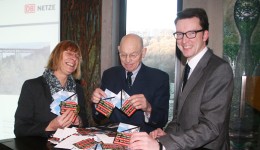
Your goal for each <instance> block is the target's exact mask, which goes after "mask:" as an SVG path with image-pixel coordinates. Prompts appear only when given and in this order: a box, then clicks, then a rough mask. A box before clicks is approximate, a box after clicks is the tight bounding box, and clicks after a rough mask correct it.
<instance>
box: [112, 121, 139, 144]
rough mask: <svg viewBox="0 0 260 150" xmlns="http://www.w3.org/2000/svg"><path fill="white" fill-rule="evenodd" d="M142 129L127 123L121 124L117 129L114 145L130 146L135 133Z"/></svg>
mask: <svg viewBox="0 0 260 150" xmlns="http://www.w3.org/2000/svg"><path fill="white" fill-rule="evenodd" d="M139 130H140V127H138V126H134V125H130V124H126V123H120V124H119V126H118V129H117V134H116V137H115V139H114V142H113V143H114V144H119V145H123V146H128V145H129V143H130V138H131V135H132V133H133V132H139Z"/></svg>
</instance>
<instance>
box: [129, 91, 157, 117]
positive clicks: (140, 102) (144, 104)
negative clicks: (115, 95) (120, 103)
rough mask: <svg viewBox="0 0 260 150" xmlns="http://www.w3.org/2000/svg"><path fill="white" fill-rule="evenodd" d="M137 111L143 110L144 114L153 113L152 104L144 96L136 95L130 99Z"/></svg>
mask: <svg viewBox="0 0 260 150" xmlns="http://www.w3.org/2000/svg"><path fill="white" fill-rule="evenodd" d="M128 99H129V100H130V102H131V104H132V105H133V106H134V108H135V109H142V110H143V111H144V112H147V113H151V112H152V107H151V104H150V103H149V102H148V101H147V100H146V98H145V96H144V95H143V94H135V95H132V96H130V97H129V98H128Z"/></svg>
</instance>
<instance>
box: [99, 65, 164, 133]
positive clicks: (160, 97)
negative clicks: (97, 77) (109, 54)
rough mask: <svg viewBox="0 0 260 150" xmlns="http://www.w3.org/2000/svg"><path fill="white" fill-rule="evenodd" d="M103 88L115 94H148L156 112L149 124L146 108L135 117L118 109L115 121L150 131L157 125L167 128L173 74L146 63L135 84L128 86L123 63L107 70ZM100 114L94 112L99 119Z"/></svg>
mask: <svg viewBox="0 0 260 150" xmlns="http://www.w3.org/2000/svg"><path fill="white" fill-rule="evenodd" d="M101 89H102V90H105V89H108V90H110V91H112V92H113V93H115V94H118V93H119V92H120V91H121V90H124V91H126V93H128V95H130V96H131V95H134V94H144V96H145V98H146V99H147V100H148V101H149V103H150V104H151V106H152V113H151V117H150V119H149V122H148V123H145V119H144V112H143V111H142V110H137V111H136V112H135V113H134V114H133V115H132V116H131V117H127V116H126V115H125V114H124V113H123V112H122V111H121V110H119V109H117V108H115V109H114V110H113V112H112V114H111V116H110V118H109V120H110V121H111V122H116V123H118V122H123V123H128V124H132V125H137V126H140V127H141V130H142V131H146V132H150V131H152V130H154V129H156V128H163V127H164V126H165V125H166V123H167V121H168V109H169V75H168V74H167V73H165V72H163V71H161V70H158V69H155V68H150V67H147V66H145V65H144V64H142V66H141V68H140V70H139V72H138V74H137V76H136V78H135V80H134V83H133V85H132V87H131V88H128V86H127V82H126V71H125V69H124V68H123V67H122V66H116V67H112V68H110V69H108V70H106V71H104V72H103V76H102V83H101ZM94 114H95V113H94ZM97 116H98V115H94V117H96V118H97ZM97 119H99V118H97Z"/></svg>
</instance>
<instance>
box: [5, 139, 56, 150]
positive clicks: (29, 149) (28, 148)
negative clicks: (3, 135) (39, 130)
mask: <svg viewBox="0 0 260 150" xmlns="http://www.w3.org/2000/svg"><path fill="white" fill-rule="evenodd" d="M0 150H54V145H53V144H51V143H50V142H48V139H47V138H43V137H22V138H12V139H5V140H0ZM55 150H56V149H55Z"/></svg>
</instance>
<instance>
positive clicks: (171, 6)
mask: <svg viewBox="0 0 260 150" xmlns="http://www.w3.org/2000/svg"><path fill="white" fill-rule="evenodd" d="M126 6H127V9H126V10H127V12H126V14H127V15H126V33H136V34H138V35H140V36H141V37H143V39H144V46H145V47H146V48H147V53H146V57H145V58H144V59H143V62H144V64H146V65H147V66H150V67H154V68H158V69H160V70H163V71H165V72H167V73H168V74H169V76H170V88H171V89H170V94H171V96H170V107H169V108H170V110H169V120H171V118H172V111H173V98H174V92H173V91H174V76H175V69H174V68H175V65H174V64H175V49H176V40H175V38H174V36H173V35H172V34H173V33H174V32H175V24H174V19H175V18H176V13H177V1H174V0H127V5H126Z"/></svg>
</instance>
